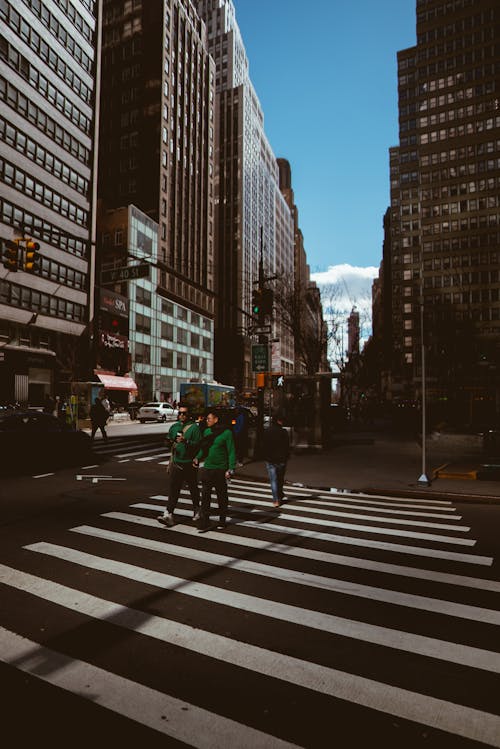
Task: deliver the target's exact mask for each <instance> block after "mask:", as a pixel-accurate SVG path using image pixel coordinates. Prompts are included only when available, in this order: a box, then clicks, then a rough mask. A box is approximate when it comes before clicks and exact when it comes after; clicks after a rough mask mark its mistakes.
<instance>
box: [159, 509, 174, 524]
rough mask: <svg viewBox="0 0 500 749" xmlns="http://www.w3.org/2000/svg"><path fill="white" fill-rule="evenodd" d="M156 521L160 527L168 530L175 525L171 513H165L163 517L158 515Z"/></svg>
mask: <svg viewBox="0 0 500 749" xmlns="http://www.w3.org/2000/svg"><path fill="white" fill-rule="evenodd" d="M157 520H158V522H159V523H161V524H162V525H166V526H167V527H168V528H172V526H173V525H175V523H174V516H173V513H171V512H166V513H165V514H164V515H160V516H159V517H158V518H157Z"/></svg>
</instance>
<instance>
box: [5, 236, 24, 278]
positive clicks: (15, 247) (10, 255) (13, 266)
mask: <svg viewBox="0 0 500 749" xmlns="http://www.w3.org/2000/svg"><path fill="white" fill-rule="evenodd" d="M21 241H22V240H20V239H5V240H3V252H2V259H3V267H4V268H7V270H10V271H12V272H13V273H15V272H16V271H17V269H18V265H19V242H21Z"/></svg>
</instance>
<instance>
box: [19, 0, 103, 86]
mask: <svg viewBox="0 0 500 749" xmlns="http://www.w3.org/2000/svg"><path fill="white" fill-rule="evenodd" d="M23 3H24V4H25V5H27V6H28V8H30V10H32V11H33V13H34V14H35V15H36V16H38V18H39V19H40V20H41V22H42V23H43V25H44V26H46V27H47V28H48V29H49V31H50V32H51V34H53V35H54V36H55V38H56V39H57V41H58V42H60V43H61V44H62V46H63V47H64V48H65V49H67V50H68V52H70V53H71V57H72V58H73V59H74V60H76V61H77V62H78V64H79V65H80V66H81V67H82V68H83V69H84V70H85V71H86V72H87V73H92V60H91V58H90V57H89V56H88V55H87V54H85V52H84V51H83V49H82V48H81V47H80V45H79V44H77V42H76V41H75V40H74V39H73V37H72V36H71V34H68V32H67V31H66V29H65V28H64V26H63V25H62V24H60V23H59V21H58V20H57V18H56V17H55V16H54V15H53V14H52V13H51V12H50V10H49V9H48V8H47V6H46V5H42V4H41V2H40V0H23ZM70 5H71V3H70ZM71 7H73V6H71ZM74 15H75V18H76V16H77V15H78V14H77V13H76V11H74ZM78 17H79V18H80V19H81V20H82V22H83V23H85V22H84V21H83V19H82V17H81V16H80V15H78ZM23 23H24V21H22V20H21V24H23ZM85 26H86V27H87V29H88V30H89V31H90V27H89V26H88V24H85ZM21 36H22V33H21ZM88 41H89V42H90V41H91V38H89V39H88Z"/></svg>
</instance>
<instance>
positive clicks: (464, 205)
mask: <svg viewBox="0 0 500 749" xmlns="http://www.w3.org/2000/svg"><path fill="white" fill-rule="evenodd" d="M499 202H500V198H499V196H498V195H491V196H490V197H488V198H480V199H479V200H478V199H475V198H473V199H471V200H460V201H457V202H456V203H441V204H439V203H435V204H434V205H432V206H423V207H422V217H423V218H430V217H431V216H450V215H452V214H455V213H468V212H470V211H483V210H485V209H491V208H497V207H498V204H499ZM405 228H406V227H405V225H404V224H403V230H404V229H405Z"/></svg>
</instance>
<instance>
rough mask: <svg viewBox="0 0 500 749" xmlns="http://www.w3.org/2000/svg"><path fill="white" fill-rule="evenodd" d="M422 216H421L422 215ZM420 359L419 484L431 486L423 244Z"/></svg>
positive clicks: (421, 252) (421, 257)
mask: <svg viewBox="0 0 500 749" xmlns="http://www.w3.org/2000/svg"><path fill="white" fill-rule="evenodd" d="M420 218H421V217H420ZM420 361H421V377H422V388H421V393H422V406H421V407H422V472H421V474H420V477H419V479H418V482H417V483H418V485H419V486H430V485H431V481H430V479H429V477H428V475H427V465H426V460H427V455H426V453H427V393H426V384H427V383H426V371H425V341H424V257H423V246H422V244H421V245H420Z"/></svg>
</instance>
